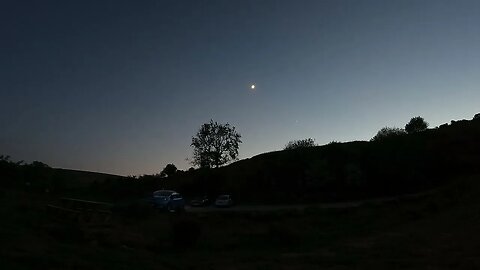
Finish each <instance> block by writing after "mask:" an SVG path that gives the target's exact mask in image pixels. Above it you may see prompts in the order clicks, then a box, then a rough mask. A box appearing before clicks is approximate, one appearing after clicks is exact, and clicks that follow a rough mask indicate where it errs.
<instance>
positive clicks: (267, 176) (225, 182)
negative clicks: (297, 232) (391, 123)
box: [0, 119, 480, 204]
mask: <svg viewBox="0 0 480 270" xmlns="http://www.w3.org/2000/svg"><path fill="white" fill-rule="evenodd" d="M402 134H404V135H403V136H390V137H389V136H387V137H388V138H389V139H381V140H380V139H376V140H372V141H370V142H365V141H355V142H347V143H338V142H335V143H331V144H327V145H323V146H317V147H303V148H297V149H294V150H291V151H276V152H270V153H264V154H260V155H258V156H255V157H252V158H249V159H244V160H241V161H238V162H235V163H232V164H229V165H227V166H222V167H219V168H209V167H203V168H199V169H195V170H188V171H177V172H176V173H175V174H173V175H171V176H170V175H169V177H160V175H143V176H138V177H118V176H112V175H102V174H94V173H90V174H89V173H86V172H83V173H80V172H78V173H76V172H73V171H66V170H60V169H53V168H49V167H48V166H44V165H41V164H37V163H32V164H24V163H23V162H13V161H11V159H10V158H9V157H7V156H3V157H1V158H0V172H1V178H2V181H1V185H3V186H10V187H17V188H22V189H28V190H32V191H33V190H35V191H36V192H45V191H46V190H48V191H49V192H50V194H52V195H54V194H60V193H61V194H67V195H70V194H80V193H81V194H82V198H85V199H88V198H90V197H91V198H95V199H97V200H101V201H111V202H116V201H125V200H131V201H132V202H133V201H135V200H138V199H139V198H147V197H149V196H151V192H152V191H154V190H157V189H161V188H165V189H173V190H176V191H178V192H180V193H182V194H183V195H184V196H185V197H187V198H188V197H192V196H198V195H202V196H203V195H208V196H210V197H214V196H216V195H218V194H221V193H229V194H232V195H234V196H235V198H237V202H239V203H243V202H251V203H283V204H284V203H302V202H334V201H343V200H354V199H363V198H372V197H382V196H390V195H398V194H406V193H414V192H420V191H424V190H427V189H429V188H432V187H436V186H439V185H441V184H442V183H443V182H444V181H446V179H449V178H450V177H451V176H454V175H459V174H470V173H474V172H479V169H480V168H479V167H478V163H479V162H480V158H479V156H478V153H477V151H476V149H479V148H480V142H479V141H478V138H479V137H480V122H478V121H477V119H475V120H471V121H454V122H453V124H451V125H442V126H441V127H439V128H436V129H427V130H425V131H423V132H416V133H412V134H407V135H405V133H402ZM382 138H383V137H382ZM35 164H36V165H35ZM169 167H170V166H169ZM87 179H88V180H87ZM78 188H81V190H83V191H80V190H79V189H78ZM71 196H73V195H71Z"/></svg>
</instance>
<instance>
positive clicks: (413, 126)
mask: <svg viewBox="0 0 480 270" xmlns="http://www.w3.org/2000/svg"><path fill="white" fill-rule="evenodd" d="M427 127H428V123H427V122H426V121H425V120H424V119H423V118H422V117H420V116H417V117H413V118H412V119H410V122H408V123H407V124H406V125H405V131H406V132H407V133H408V134H411V133H415V132H419V131H424V130H426V129H427Z"/></svg>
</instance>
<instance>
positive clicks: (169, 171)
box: [160, 164, 178, 177]
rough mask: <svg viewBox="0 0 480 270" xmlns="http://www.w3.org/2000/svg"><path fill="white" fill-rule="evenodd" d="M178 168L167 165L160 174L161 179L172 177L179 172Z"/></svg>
mask: <svg viewBox="0 0 480 270" xmlns="http://www.w3.org/2000/svg"><path fill="white" fill-rule="evenodd" d="M177 171H178V170H177V166H175V165H174V164H167V166H165V168H163V170H162V171H161V172H160V177H170V176H172V175H174V174H175V173H176V172H177Z"/></svg>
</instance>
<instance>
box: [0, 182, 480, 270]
mask: <svg viewBox="0 0 480 270" xmlns="http://www.w3.org/2000/svg"><path fill="white" fill-rule="evenodd" d="M479 181H480V176H478V175H472V176H464V177H459V178H458V179H452V181H450V183H449V184H447V185H446V186H444V187H442V188H440V189H438V191H437V192H434V193H431V194H428V195H426V196H420V197H410V198H408V199H397V200H391V201H384V202H376V203H367V204H363V205H361V206H358V207H351V208H350V207H347V208H320V207H306V208H302V209H283V210H280V209H279V210H275V211H251V212H250V211H244V212H223V211H220V212H186V213H183V214H167V213H157V212H155V211H153V210H152V209H150V208H149V207H148V206H146V205H142V204H141V203H125V204H124V205H119V206H117V207H115V208H114V210H113V214H112V216H111V218H110V220H109V221H107V222H103V221H90V222H86V221H82V220H80V221H76V220H73V219H71V218H68V217H63V216H60V217H59V216H56V215H49V214H47V212H46V205H47V204H48V203H51V202H52V201H54V200H55V198H52V197H49V196H48V195H46V194H38V193H37V192H35V193H33V192H28V191H20V190H8V189H3V190H1V191H0V215H1V225H0V239H1V243H2V248H1V249H0V265H1V267H0V268H1V269H92V270H93V269H480V232H479V228H480V196H479V195H480V182H479Z"/></svg>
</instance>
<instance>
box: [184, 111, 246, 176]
mask: <svg viewBox="0 0 480 270" xmlns="http://www.w3.org/2000/svg"><path fill="white" fill-rule="evenodd" d="M240 138H241V135H240V133H238V132H237V131H236V130H235V127H234V126H231V125H230V124H229V123H226V124H221V123H217V122H214V121H213V120H210V122H209V123H205V124H203V125H202V126H201V127H200V129H199V130H198V132H197V134H196V135H195V136H193V137H192V143H191V144H190V145H191V146H192V147H193V161H192V163H193V164H194V165H197V166H199V167H201V168H212V167H217V168H218V167H220V166H222V165H224V164H226V163H228V162H230V161H232V160H236V159H237V157H238V147H239V144H240V143H242V141H241V140H240Z"/></svg>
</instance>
